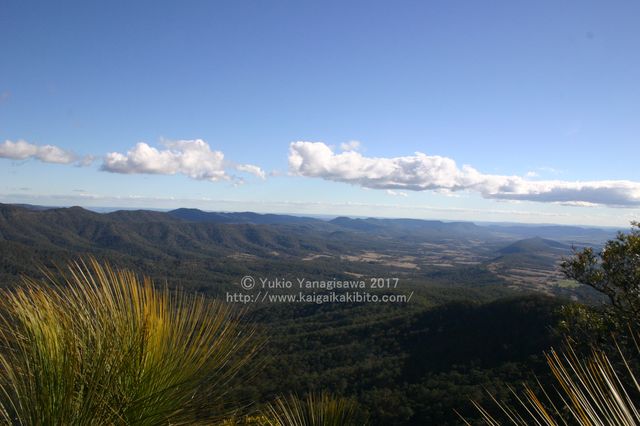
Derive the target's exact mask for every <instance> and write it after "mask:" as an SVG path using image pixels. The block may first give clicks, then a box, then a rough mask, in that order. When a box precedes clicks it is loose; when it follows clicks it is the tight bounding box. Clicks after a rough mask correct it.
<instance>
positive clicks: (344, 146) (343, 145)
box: [340, 141, 361, 151]
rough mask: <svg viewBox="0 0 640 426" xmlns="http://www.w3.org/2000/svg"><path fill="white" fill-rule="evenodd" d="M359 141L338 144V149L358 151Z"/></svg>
mask: <svg viewBox="0 0 640 426" xmlns="http://www.w3.org/2000/svg"><path fill="white" fill-rule="evenodd" d="M360 146H361V145H360V141H349V142H344V143H341V144H340V149H341V150H342V151H359V150H360Z"/></svg>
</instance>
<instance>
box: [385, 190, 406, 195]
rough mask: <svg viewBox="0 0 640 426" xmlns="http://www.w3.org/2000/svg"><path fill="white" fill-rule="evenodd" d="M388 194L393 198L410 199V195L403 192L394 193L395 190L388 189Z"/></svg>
mask: <svg viewBox="0 0 640 426" xmlns="http://www.w3.org/2000/svg"><path fill="white" fill-rule="evenodd" d="M387 194H389V195H391V196H393V197H408V196H409V194H407V193H406V192H403V191H394V190H393V189H387Z"/></svg>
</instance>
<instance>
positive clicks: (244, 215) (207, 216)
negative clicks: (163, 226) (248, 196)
mask: <svg viewBox="0 0 640 426" xmlns="http://www.w3.org/2000/svg"><path fill="white" fill-rule="evenodd" d="M167 214H168V215H169V216H171V217H174V218H177V219H181V220H185V221H189V222H205V223H250V224H254V225H274V224H304V223H323V222H324V221H321V220H320V219H314V218H311V217H300V216H291V215H280V214H270V213H268V214H260V213H253V212H238V213H219V212H205V211H203V210H199V209H188V208H180V209H176V210H171V211H169V212H167Z"/></svg>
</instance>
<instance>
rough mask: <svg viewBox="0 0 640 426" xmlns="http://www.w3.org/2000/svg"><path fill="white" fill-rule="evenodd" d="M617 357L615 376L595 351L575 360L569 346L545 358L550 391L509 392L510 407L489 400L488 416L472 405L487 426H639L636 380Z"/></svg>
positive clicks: (639, 390)
mask: <svg viewBox="0 0 640 426" xmlns="http://www.w3.org/2000/svg"><path fill="white" fill-rule="evenodd" d="M636 343H637V341H636ZM636 348H638V347H637V345H636ZM638 352H639V353H640V350H639V351H638ZM618 355H619V356H620V358H621V359H622V364H623V365H624V371H622V372H618V371H616V368H615V367H614V366H613V364H612V362H611V361H610V359H609V357H608V356H607V355H606V354H605V353H604V352H602V351H600V350H596V349H594V350H593V351H592V354H591V356H590V357H588V358H587V359H582V358H581V357H580V356H578V355H577V354H576V352H574V350H573V349H572V348H571V346H569V347H568V348H567V350H566V351H565V352H563V353H560V352H556V351H554V350H552V351H550V352H549V353H547V354H546V359H547V363H548V365H549V368H550V369H551V372H552V373H553V377H554V379H555V381H556V383H557V386H554V388H553V389H546V388H545V387H543V386H542V385H539V389H538V390H536V389H532V388H531V387H525V389H524V392H523V394H522V395H520V394H518V393H516V392H515V391H513V390H512V393H513V396H514V399H515V401H517V402H516V403H515V404H514V405H510V404H508V403H504V402H500V401H497V400H496V399H495V398H493V400H494V402H495V403H496V404H497V406H498V410H496V413H494V414H492V413H490V412H489V411H488V410H487V409H486V408H485V407H482V406H480V405H479V404H477V403H475V402H474V405H475V406H476V408H477V409H478V410H479V412H480V414H481V416H482V418H483V419H484V421H485V422H486V424H488V425H491V426H497V425H500V424H502V422H503V421H504V422H507V423H509V424H514V425H521V426H527V425H539V426H543V425H544V426H556V425H568V424H577V425H584V426H596V425H620V426H633V425H637V424H640V403H639V400H638V396H639V395H640V385H639V383H638V379H640V377H639V376H638V375H637V374H636V372H634V371H633V369H632V368H631V367H630V366H629V362H628V360H627V358H625V356H624V355H623V353H622V351H621V350H620V349H619V348H618ZM466 424H469V423H466Z"/></svg>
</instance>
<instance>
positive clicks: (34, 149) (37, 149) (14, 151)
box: [0, 140, 78, 164]
mask: <svg viewBox="0 0 640 426" xmlns="http://www.w3.org/2000/svg"><path fill="white" fill-rule="evenodd" d="M0 157H1V158H9V159H12V160H27V159H31V158H33V159H36V160H40V161H43V162H45V163H56V164H71V163H73V162H75V161H77V160H78V158H77V156H76V155H75V154H73V153H72V152H70V151H65V150H64V149H62V148H60V147H57V146H55V145H36V144H32V143H29V142H26V141H23V140H19V141H17V142H13V141H10V140H5V141H4V142H3V143H1V144H0Z"/></svg>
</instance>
